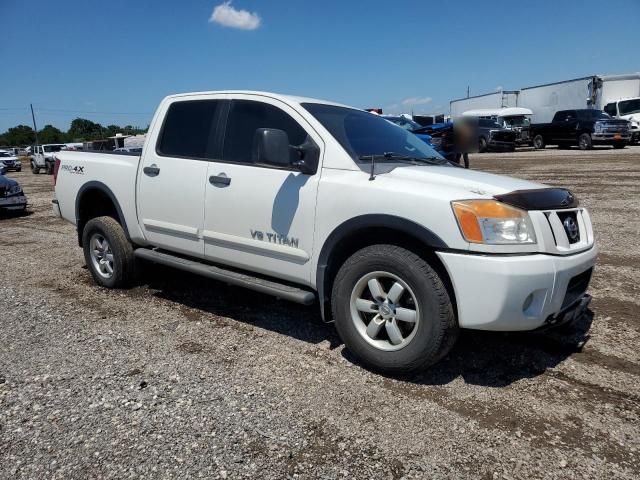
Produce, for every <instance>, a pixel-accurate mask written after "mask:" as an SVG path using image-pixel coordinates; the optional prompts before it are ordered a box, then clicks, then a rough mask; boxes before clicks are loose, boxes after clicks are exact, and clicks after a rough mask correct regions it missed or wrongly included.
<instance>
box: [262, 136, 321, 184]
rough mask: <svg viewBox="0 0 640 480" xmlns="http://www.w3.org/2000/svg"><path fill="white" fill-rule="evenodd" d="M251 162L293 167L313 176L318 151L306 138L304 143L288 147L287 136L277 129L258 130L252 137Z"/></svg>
mask: <svg viewBox="0 0 640 480" xmlns="http://www.w3.org/2000/svg"><path fill="white" fill-rule="evenodd" d="M252 160H253V162H254V163H263V164H266V165H273V166H276V167H281V168H287V167H295V168H297V169H298V170H300V172H302V173H304V174H305V175H313V174H315V173H316V171H317V170H318V163H319V161H320V149H319V148H318V146H317V145H316V143H315V142H314V141H313V140H312V139H311V137H309V136H307V138H306V140H305V141H304V143H303V144H302V145H300V146H297V147H294V146H291V145H289V136H288V135H287V132H285V131H284V130H279V129H277V128H258V129H257V130H256V133H255V135H254V137H253V153H252Z"/></svg>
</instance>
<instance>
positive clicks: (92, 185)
mask: <svg viewBox="0 0 640 480" xmlns="http://www.w3.org/2000/svg"><path fill="white" fill-rule="evenodd" d="M87 190H99V191H101V192H102V193H104V194H105V195H106V196H107V197H109V199H110V200H111V202H112V203H113V205H114V207H115V208H116V213H117V214H118V219H117V220H118V223H120V225H121V226H122V229H123V230H124V234H125V235H126V236H127V240H129V241H131V238H130V237H129V228H128V227H127V221H126V220H125V218H124V214H123V213H122V208H120V203H119V202H118V200H117V199H116V196H115V195H114V194H113V192H112V191H111V189H110V188H109V187H107V186H106V185H105V184H104V183H102V182H99V181H97V180H91V181H89V182H87V183H85V184H83V185H82V186H81V187H80V188H79V189H78V194H77V195H76V208H75V211H76V228H78V226H79V219H80V200H81V199H82V197H83V195H84V193H85V192H87ZM81 236H82V232H80V231H79V230H78V239H80V238H81Z"/></svg>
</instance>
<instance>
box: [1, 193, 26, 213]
mask: <svg viewBox="0 0 640 480" xmlns="http://www.w3.org/2000/svg"><path fill="white" fill-rule="evenodd" d="M26 206H27V197H25V196H24V195H12V196H11V197H4V198H0V210H23V209H24V208H25V207H26Z"/></svg>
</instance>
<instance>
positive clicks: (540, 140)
mask: <svg viewBox="0 0 640 480" xmlns="http://www.w3.org/2000/svg"><path fill="white" fill-rule="evenodd" d="M546 146H547V145H546V144H545V143H544V137H543V136H542V135H540V134H538V135H536V136H535V137H533V148H535V149H536V150H542V149H543V148H544V147H546Z"/></svg>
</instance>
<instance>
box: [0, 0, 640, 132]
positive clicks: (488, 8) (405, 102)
mask: <svg viewBox="0 0 640 480" xmlns="http://www.w3.org/2000/svg"><path fill="white" fill-rule="evenodd" d="M221 3H222V0H182V1H176V0H173V1H170V0H146V1H143V0H110V1H108V2H99V1H90V0H56V1H51V0H0V19H1V20H2V22H1V24H2V37H1V40H0V58H1V59H2V70H3V71H2V74H1V75H0V131H4V130H5V129H6V128H8V127H10V126H14V125H16V124H18V123H26V124H30V114H29V112H28V110H27V108H28V105H29V103H31V102H32V103H33V104H34V107H35V109H36V114H37V120H38V126H39V127H40V128H41V127H42V126H43V125H45V124H47V123H51V124H53V125H55V126H57V127H59V128H62V129H67V128H68V125H69V122H70V121H71V120H72V119H73V118H75V117H78V116H81V117H84V118H89V119H91V120H94V121H98V122H101V123H103V124H109V123H117V124H122V125H124V124H132V125H137V126H143V127H144V126H146V125H147V124H148V122H149V120H150V118H151V115H152V113H153V110H154V109H155V107H156V105H157V103H158V102H159V100H160V99H161V98H162V97H163V96H164V95H167V94H170V93H176V92H184V91H193V90H216V89H236V88H242V89H255V90H268V91H276V92H282V93H293V94H298V95H306V96H313V97H319V98H326V99H330V100H335V101H339V102H343V103H347V104H350V105H354V106H358V107H373V106H381V107H383V108H386V109H387V110H395V111H396V112H401V111H410V110H411V109H412V108H413V110H414V112H415V113H428V112H439V111H448V105H449V101H450V100H452V99H454V98H460V97H463V96H465V95H466V90H467V85H468V86H470V88H471V94H472V95H473V94H479V93H485V92H488V91H493V90H495V89H496V88H497V87H503V88H505V89H510V88H518V87H523V86H528V85H535V84H539V83H545V82H551V81H557V80H564V79H568V78H574V77H580V76H585V75H590V74H596V73H602V74H609V73H610V74H614V73H630V72H637V71H640V53H639V50H638V49H639V47H640V44H639V40H640V39H639V37H638V30H639V28H638V25H640V0H607V1H602V0H595V1H592V0H582V1H579V0H555V1H548V0H536V1H535V2H516V1H490V0H487V1H475V0H466V1H465V0H457V1H444V0H440V1H435V0H432V1H400V0H396V1H377V0H369V1H344V0H343V1H334V0H322V1H316V2H310V1H300V0H298V1H294V0H291V1H285V0H270V1H258V0H234V1H233V3H232V4H231V5H228V6H227V7H230V8H233V9H235V10H236V12H235V13H236V14H235V15H234V12H233V11H231V10H230V9H229V8H227V9H226V10H223V11H221V12H220V11H219V12H218V15H217V17H216V18H217V19H218V20H220V21H222V22H223V23H227V24H229V23H231V24H233V25H235V26H241V27H244V29H239V28H232V27H227V26H223V25H221V24H219V23H215V22H212V21H210V18H211V16H212V13H213V11H214V8H215V7H216V6H217V5H220V4H221ZM240 10H245V12H244V14H240V15H239V16H238V14H237V12H238V11H240ZM221 13H222V14H221ZM253 14H255V15H253ZM258 17H259V18H258ZM252 27H253V29H250V28H252ZM255 27H257V28H255ZM389 107H394V108H391V109H390V108H389ZM107 112H108V113H107Z"/></svg>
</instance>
